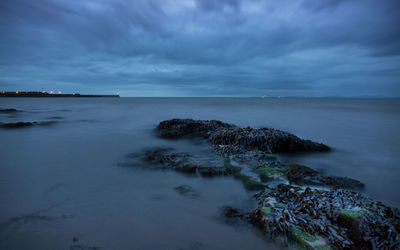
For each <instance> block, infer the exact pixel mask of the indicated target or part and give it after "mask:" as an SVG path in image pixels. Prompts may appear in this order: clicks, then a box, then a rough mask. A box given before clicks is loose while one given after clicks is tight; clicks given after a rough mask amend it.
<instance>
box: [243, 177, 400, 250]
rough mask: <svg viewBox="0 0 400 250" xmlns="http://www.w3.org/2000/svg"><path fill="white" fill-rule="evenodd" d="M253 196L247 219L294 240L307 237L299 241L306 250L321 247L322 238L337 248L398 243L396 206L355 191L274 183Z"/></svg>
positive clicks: (399, 224) (392, 246) (386, 246)
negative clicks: (254, 207) (301, 187)
mask: <svg viewBox="0 0 400 250" xmlns="http://www.w3.org/2000/svg"><path fill="white" fill-rule="evenodd" d="M255 197H256V199H257V200H258V202H259V206H258V207H257V208H256V209H255V210H254V211H252V212H251V213H250V215H249V219H250V221H251V222H252V223H255V224H257V225H259V226H261V227H263V228H264V229H265V231H266V232H268V233H269V234H271V235H277V234H280V235H285V236H286V237H288V238H294V239H295V240H296V241H298V240H299V238H304V237H311V238H309V239H312V240H307V238H305V239H303V240H302V241H303V242H304V243H305V244H307V245H308V248H316V249H318V248H321V247H322V246H323V244H322V242H326V244H327V245H329V246H332V247H335V248H339V249H342V248H353V249H375V248H378V249H395V248H398V247H400V242H399V233H400V214H399V210H398V209H395V208H390V207H388V206H385V205H384V204H382V203H380V202H375V201H373V200H371V199H369V198H367V197H364V196H363V195H361V194H360V193H358V192H354V191H349V190H329V191H324V190H317V189H315V190H312V189H310V188H306V189H305V190H304V191H299V190H297V191H296V190H294V189H293V188H291V187H290V186H288V185H284V184H280V185H278V186H277V187H275V188H267V189H265V190H264V191H262V192H260V193H258V194H256V195H255ZM303 236H304V237H303ZM313 242H318V244H319V246H320V247H316V245H315V244H314V243H313ZM320 243H321V244H320ZM310 246H311V247H310Z"/></svg>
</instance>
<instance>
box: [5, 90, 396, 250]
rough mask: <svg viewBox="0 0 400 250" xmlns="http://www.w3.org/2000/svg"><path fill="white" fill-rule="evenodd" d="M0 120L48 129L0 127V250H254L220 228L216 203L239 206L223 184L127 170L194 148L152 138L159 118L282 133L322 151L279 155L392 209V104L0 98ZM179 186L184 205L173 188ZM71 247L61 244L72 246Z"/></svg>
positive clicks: (243, 229)
mask: <svg viewBox="0 0 400 250" xmlns="http://www.w3.org/2000/svg"><path fill="white" fill-rule="evenodd" d="M0 108H16V109H18V110H21V111H22V112H17V113H0V122H3V123H8V122H17V121H37V122H45V121H54V122H55V123H53V124H49V125H47V126H33V127H29V128H22V129H0V159H1V161H0V249H69V247H70V246H72V245H74V244H75V245H77V244H82V245H85V246H97V247H101V249H266V248H267V247H269V248H271V247H272V248H274V247H275V248H277V247H278V246H277V245H275V244H273V243H271V242H268V241H266V240H265V239H263V237H261V235H260V232H258V231H257V230H256V229H254V228H252V227H250V226H245V225H231V224H229V223H227V222H226V221H225V220H224V218H223V216H222V212H221V208H222V207H223V206H224V205H232V206H237V207H242V208H246V207H251V206H252V205H254V204H253V201H252V199H251V193H249V192H247V191H245V189H244V188H243V186H242V184H241V183H240V182H239V181H237V180H234V179H233V178H230V177H221V178H200V177H188V176H184V175H181V174H179V173H175V172H172V171H151V170H146V169H143V168H138V167H127V166H125V165H124V163H127V162H129V159H128V158H127V155H129V154H131V153H135V152H141V151H142V150H143V149H145V148H150V147H155V146H166V147H174V148H175V149H176V150H179V151H185V152H198V151H202V152H204V153H207V152H208V151H209V149H208V148H207V145H206V144H205V143H201V142H191V141H188V140H174V141H168V140H163V139H159V138H157V137H156V136H155V133H154V128H155V127H156V126H157V124H158V123H159V122H160V121H162V120H165V119H171V118H193V119H217V120H221V121H224V122H229V123H233V124H236V125H239V126H252V127H270V128H276V129H281V130H286V131H289V132H291V133H294V134H296V135H297V136H299V137H301V138H305V139H311V140H314V141H319V142H323V143H325V144H327V145H328V146H330V147H332V148H333V151H332V152H328V153H318V154H302V155H279V159H280V160H281V161H283V162H286V163H299V164H304V165H308V166H310V167H312V168H315V169H319V170H323V171H324V172H326V173H327V174H329V175H338V176H347V177H351V178H354V179H358V180H360V181H361V182H364V183H365V185H366V190H365V193H366V194H367V195H368V196H370V197H372V198H374V199H378V200H381V201H383V202H385V203H387V204H389V205H393V206H396V207H400V197H399V195H398V194H397V190H399V189H400V182H399V176H400V167H399V160H400V159H399V158H400V133H398V128H399V127H400V100H399V99H301V98H293V99H290V98H280V99H268V98H267V99H261V98H260V99H257V98H48V99H44V98H38V99H35V98H3V99H0ZM185 184H187V185H190V186H192V187H193V188H194V189H195V190H197V191H198V192H199V194H200V197H199V198H196V199H192V198H189V197H185V196H182V195H180V194H179V193H177V192H176V191H175V190H174V188H175V187H177V186H180V185H185ZM74 237H75V238H76V239H78V241H77V242H75V243H74V242H73V238H74Z"/></svg>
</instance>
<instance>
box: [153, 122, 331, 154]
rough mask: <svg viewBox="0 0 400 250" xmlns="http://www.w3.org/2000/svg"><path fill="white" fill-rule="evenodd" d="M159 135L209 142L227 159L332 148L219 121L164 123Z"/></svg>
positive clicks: (160, 126)
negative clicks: (256, 152) (236, 155)
mask: <svg viewBox="0 0 400 250" xmlns="http://www.w3.org/2000/svg"><path fill="white" fill-rule="evenodd" d="M157 130H158V131H159V135H160V136H161V137H164V138H179V137H185V136H197V137H203V138H207V139H208V140H209V142H210V143H211V144H213V145H214V146H216V147H218V148H219V150H220V152H221V153H223V154H226V155H229V154H234V153H242V152H245V151H249V150H262V151H264V152H268V153H283V152H287V153H294V152H316V151H328V150H329V147H328V146H326V145H324V144H322V143H317V142H313V141H310V140H303V139H300V138H299V137H297V136H295V135H293V134H291V133H288V132H285V131H281V130H277V129H271V128H260V129H255V128H250V127H247V128H239V127H237V126H235V125H232V124H228V123H223V122H221V121H216V120H192V119H172V120H166V121H162V122H160V124H159V125H158V126H157Z"/></svg>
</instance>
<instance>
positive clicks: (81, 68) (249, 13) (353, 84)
mask: <svg viewBox="0 0 400 250" xmlns="http://www.w3.org/2000/svg"><path fill="white" fill-rule="evenodd" d="M399 24H400V1H399V0H298V1H293V0H1V1H0V90H41V89H42V88H43V89H44V90H47V91H50V90H54V91H59V90H61V91H63V92H80V93H110V94H111V93H117V92H118V93H120V94H121V95H122V96H262V95H268V96H278V95H280V96H370V95H373V96H386V97H394V96H400V25H399Z"/></svg>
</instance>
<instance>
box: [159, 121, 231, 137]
mask: <svg viewBox="0 0 400 250" xmlns="http://www.w3.org/2000/svg"><path fill="white" fill-rule="evenodd" d="M232 127H235V126H234V125H231V124H228V123H223V122H221V121H216V120H192V119H171V120H166V121H162V122H160V123H159V124H158V126H157V130H158V131H159V136H160V137H164V138H180V137H185V136H200V137H208V135H209V132H211V131H215V130H218V129H221V128H232Z"/></svg>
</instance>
